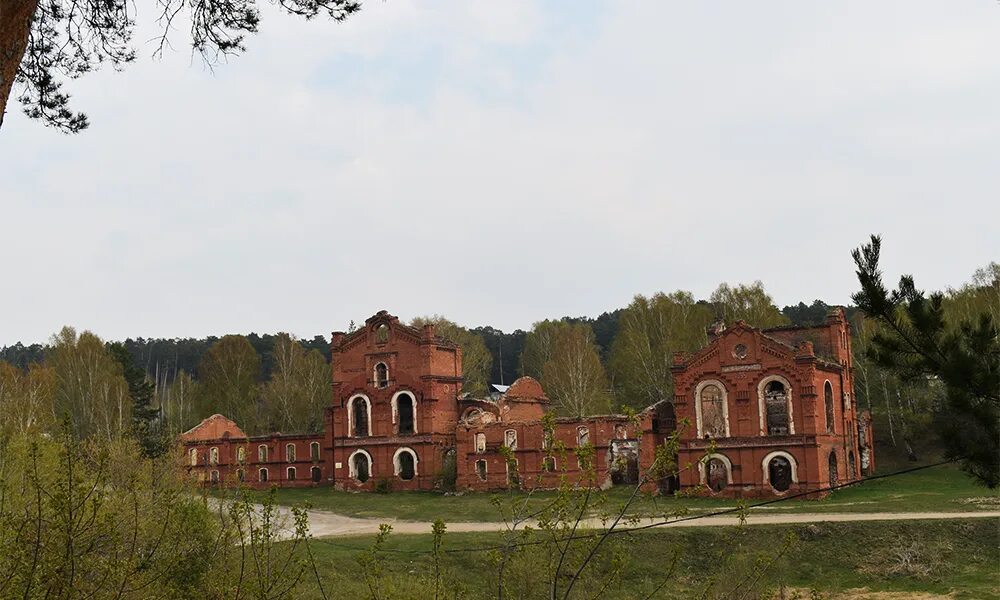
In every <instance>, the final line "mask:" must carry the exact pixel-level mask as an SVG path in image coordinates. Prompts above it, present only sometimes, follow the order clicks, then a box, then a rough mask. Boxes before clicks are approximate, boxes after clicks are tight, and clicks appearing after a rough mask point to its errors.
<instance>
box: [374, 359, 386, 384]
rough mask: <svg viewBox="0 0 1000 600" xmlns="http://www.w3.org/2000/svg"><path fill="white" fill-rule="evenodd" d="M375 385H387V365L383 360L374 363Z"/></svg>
mask: <svg viewBox="0 0 1000 600" xmlns="http://www.w3.org/2000/svg"><path fill="white" fill-rule="evenodd" d="M375 387H377V388H385V387H389V367H387V366H386V364H385V363H383V362H380V363H378V364H376V365H375Z"/></svg>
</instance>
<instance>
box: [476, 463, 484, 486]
mask: <svg viewBox="0 0 1000 600" xmlns="http://www.w3.org/2000/svg"><path fill="white" fill-rule="evenodd" d="M476 476H478V477H479V481H486V461H485V460H477V461H476Z"/></svg>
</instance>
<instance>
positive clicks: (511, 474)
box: [504, 458, 521, 486]
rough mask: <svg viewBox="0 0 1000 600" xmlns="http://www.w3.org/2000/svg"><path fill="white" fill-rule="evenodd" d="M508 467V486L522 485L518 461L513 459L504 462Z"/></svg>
mask: <svg viewBox="0 0 1000 600" xmlns="http://www.w3.org/2000/svg"><path fill="white" fill-rule="evenodd" d="M504 464H506V465H507V485H509V486H518V485H520V483H521V475H520V470H519V469H518V463H517V459H516V458H515V459H511V460H508V461H504Z"/></svg>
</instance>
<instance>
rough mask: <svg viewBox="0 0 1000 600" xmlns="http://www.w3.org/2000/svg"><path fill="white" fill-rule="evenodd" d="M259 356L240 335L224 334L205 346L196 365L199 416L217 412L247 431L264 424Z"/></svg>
mask: <svg viewBox="0 0 1000 600" xmlns="http://www.w3.org/2000/svg"><path fill="white" fill-rule="evenodd" d="M259 377H260V356H259V355H258V354H257V351H256V350H254V349H253V346H251V345H250V342H249V341H248V340H247V338H245V337H244V336H242V335H226V336H223V337H222V338H220V339H219V341H218V342H216V343H215V344H213V345H212V347H211V348H209V349H208V352H206V353H205V355H204V356H203V357H202V359H201V364H200V365H199V366H198V379H199V381H200V384H201V385H200V386H199V387H200V394H199V403H198V404H199V411H198V415H197V416H198V418H205V417H207V416H210V415H212V414H213V413H220V414H222V415H225V416H227V417H229V418H230V419H233V420H234V421H236V422H237V423H238V424H239V425H240V426H241V427H243V428H245V429H246V430H247V431H248V432H249V431H253V432H257V431H258V430H259V428H261V427H266V425H265V424H264V423H263V422H262V419H261V416H262V415H261V411H260V407H259V405H258V401H259V399H260V386H259V385H258V383H257V380H258V378H259Z"/></svg>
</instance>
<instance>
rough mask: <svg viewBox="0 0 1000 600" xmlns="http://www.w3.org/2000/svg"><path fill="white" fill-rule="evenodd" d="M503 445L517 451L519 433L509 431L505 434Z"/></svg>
mask: <svg viewBox="0 0 1000 600" xmlns="http://www.w3.org/2000/svg"><path fill="white" fill-rule="evenodd" d="M503 445H504V446H507V447H508V448H510V449H511V450H517V431H515V430H513V429H508V430H507V431H505V432H503Z"/></svg>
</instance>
